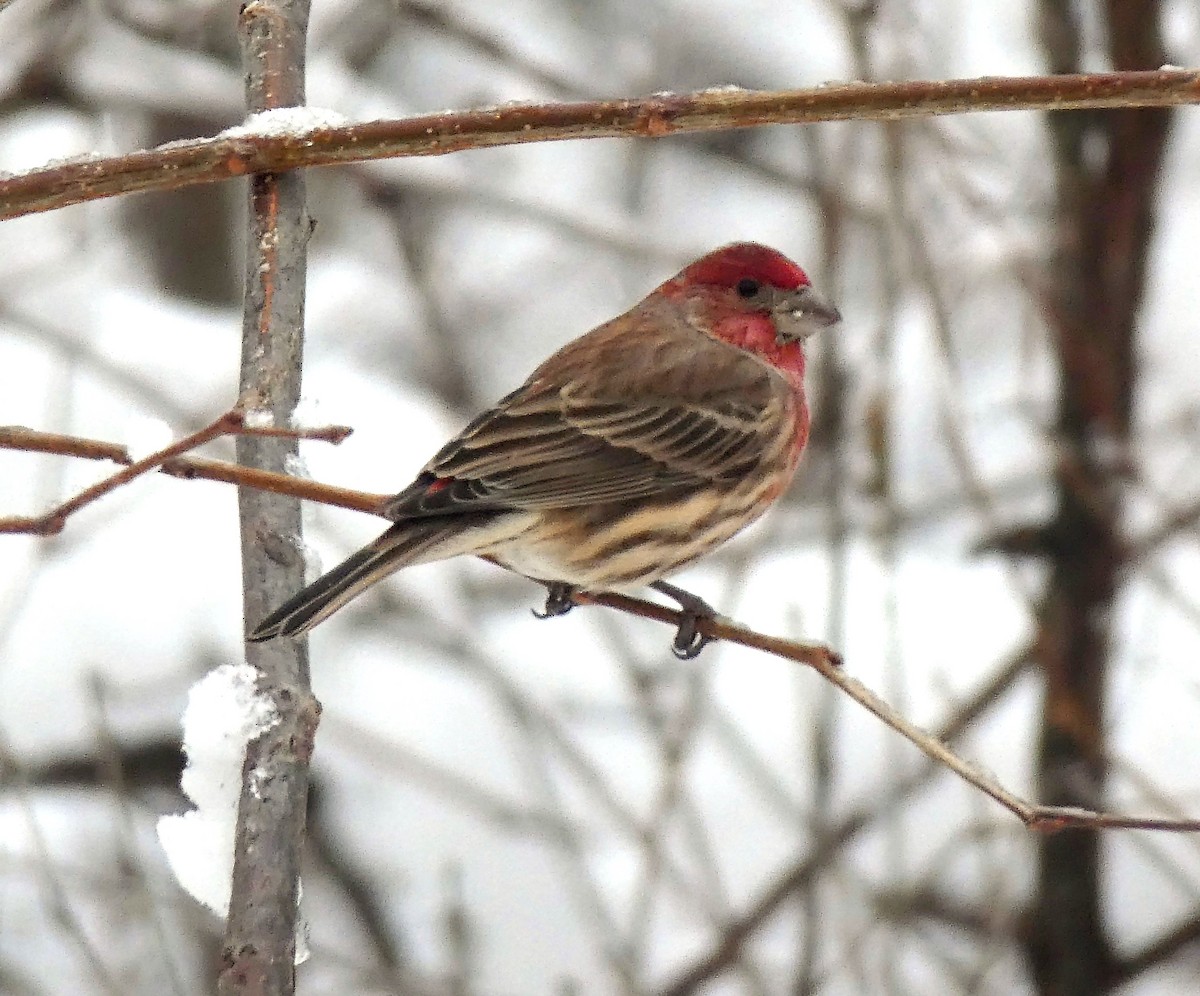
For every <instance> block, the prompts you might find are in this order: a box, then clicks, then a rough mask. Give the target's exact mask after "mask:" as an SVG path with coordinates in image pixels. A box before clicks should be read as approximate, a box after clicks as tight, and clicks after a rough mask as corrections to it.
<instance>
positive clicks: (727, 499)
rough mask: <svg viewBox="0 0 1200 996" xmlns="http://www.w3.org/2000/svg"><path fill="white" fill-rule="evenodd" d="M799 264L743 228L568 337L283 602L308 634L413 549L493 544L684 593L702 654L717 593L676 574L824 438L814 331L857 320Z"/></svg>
mask: <svg viewBox="0 0 1200 996" xmlns="http://www.w3.org/2000/svg"><path fill="white" fill-rule="evenodd" d="M840 317H841V316H840V315H839V314H838V312H837V309H836V308H834V307H832V306H831V305H829V304H827V303H826V302H825V301H824V300H822V299H821V298H820V297H819V296H818V295H817V294H816V292H815V291H814V290H813V289H812V287H811V286H810V284H809V280H808V277H807V275H806V274H805V273H804V271H803V270H802V269H800V267H798V266H797V265H796V264H795V263H793V262H792V261H791V260H789V259H788V258H787V257H785V256H782V255H781V254H779V253H778V252H775V251H774V250H773V249H768V248H766V247H765V246H761V245H755V244H753V243H739V244H735V245H730V246H726V247H725V248H723V249H717V250H716V251H714V252H711V253H709V254H708V255H707V256H704V257H703V258H701V259H698V260H697V261H696V262H694V263H692V264H691V265H690V266H688V267H687V268H686V269H684V270H683V271H681V272H680V273H679V274H677V275H676V276H674V277H672V278H671V279H670V280H668V281H667V282H666V283H664V284H663V285H662V286H660V287H658V288H657V289H656V290H654V291H653V292H652V293H651V294H650V295H649V296H648V297H646V298H645V299H644V300H642V301H640V302H639V303H638V304H636V305H634V306H633V308H632V309H630V310H629V311H627V312H626V313H625V314H623V315H621V316H620V317H618V318H614V319H613V320H612V321H610V322H607V323H606V324H604V325H601V326H600V327H599V328H596V329H593V330H592V331H591V332H588V333H587V334H586V335H584V336H581V337H580V338H578V339H576V340H575V341H574V342H571V343H569V344H568V345H566V346H564V347H563V348H562V349H560V350H559V351H558V352H557V353H555V354H554V355H553V356H551V357H550V358H549V359H548V360H546V362H545V363H543V364H542V365H541V366H540V367H538V368H537V370H535V371H534V372H533V374H532V375H531V376H530V378H529V379H528V380H527V381H525V383H524V384H522V385H521V386H520V387H519V388H517V389H516V390H515V391H513V393H512V394H510V395H508V396H507V397H505V398H503V399H502V400H501V401H500V402H499V403H498V404H497V405H496V406H495V407H494V408H489V409H488V410H487V411H485V412H483V413H482V414H481V415H479V416H478V417H477V418H476V419H475V420H474V421H473V422H471V424H470V425H468V426H467V427H466V428H465V429H464V430H463V431H462V432H461V433H459V434H458V435H457V436H456V437H455V438H454V439H452V440H451V441H450V442H449V443H447V444H446V445H445V446H444V447H442V449H441V451H440V452H439V453H438V454H437V455H436V456H434V458H433V459H432V460H430V461H429V463H427V464H426V465H425V467H424V469H423V470H422V471H421V473H420V474H419V475H418V476H417V479H416V480H415V481H413V483H412V484H410V485H409V486H408V487H407V488H405V489H404V490H403V491H401V492H400V493H399V494H398V495H396V496H395V497H394V498H391V499H389V500H388V501H387V502H386V503H385V504H384V505H383V506H382V508H381V509H380V511H381V513H382V514H383V515H384V516H386V517H387V518H389V519H391V520H392V521H393V522H394V525H392V526H391V527H390V528H389V529H388V530H387V531H386V532H385V533H384V534H383V535H382V536H380V537H379V538H378V539H377V540H375V541H374V542H373V543H371V544H370V545H368V546H366V547H364V548H363V549H362V550H360V551H359V552H358V553H355V554H354V555H353V556H351V557H350V558H349V559H348V560H346V561H345V562H344V563H342V564H340V565H339V566H337V567H335V568H334V569H333V570H332V571H330V572H329V573H328V574H326V575H325V576H324V577H321V578H319V579H318V580H317V581H314V582H313V583H312V584H310V585H309V586H308V587H306V588H305V589H304V590H303V591H301V592H300V593H299V594H297V595H296V596H295V597H294V598H292V599H291V600H290V601H288V602H286V603H285V604H284V605H282V606H280V607H279V608H278V609H276V610H275V611H274V612H272V613H271V614H270V615H269V616H267V618H266V619H264V620H263V621H262V622H261V623H259V625H258V627H257V628H256V629H255V630H254V632H253V633H251V634H250V637H249V639H251V640H254V641H257V640H268V639H271V638H272V637H276V636H292V635H295V634H297V633H303V632H304V631H305V630H307V629H309V628H310V627H312V626H315V625H316V624H317V623H319V622H320V621H321V620H323V619H324V618H326V617H327V616H328V615H330V614H331V613H332V612H334V611H335V610H337V609H338V608H340V607H341V606H342V605H344V604H345V603H346V602H348V601H349V600H350V599H352V598H354V597H355V596H356V595H358V594H359V593H360V592H362V591H364V590H365V589H366V588H368V587H369V586H371V585H373V584H375V583H376V582H377V581H379V580H381V579H382V578H385V577H387V576H388V575H389V574H391V573H392V572H393V571H396V570H399V569H400V568H401V567H407V566H408V565H410V564H420V563H426V562H428V561H432V560H443V559H445V558H447V557H456V556H458V555H460V554H474V555H476V556H481V557H484V558H486V559H488V560H491V561H493V562H495V563H497V564H500V565H501V566H503V567H507V568H509V569H510V570H512V571H516V572H517V573H518V574H524V575H525V576H526V577H529V578H533V579H535V580H538V581H541V582H542V583H543V584H545V585H546V586H547V588H548V589H549V595H548V596H547V599H546V604H545V610H544V612H543V613H540V615H542V616H543V617H544V616H555V615H561V614H563V613H564V612H566V611H568V610H569V609H570V608H571V606H572V605H573V604H574V603H573V599H572V596H573V592H574V591H575V590H577V589H592V590H610V591H611V590H617V591H621V590H628V589H631V588H636V587H638V586H642V585H649V586H650V587H652V588H655V589H657V590H658V591H660V592H662V593H664V594H666V595H668V596H669V597H671V598H673V599H674V600H675V601H677V602H678V603H679V604H680V607H681V608H682V610H683V613H682V617H681V618H682V622H681V624H680V626H679V631H678V632H677V633H676V636H675V642H674V646H673V649H674V651H675V653H676V655H677V656H679V657H681V658H688V657H694V656H695V655H696V654H698V653H699V652H700V650H701V648H702V647H703V646H704V644H705V642H706V638H705V637H704V636H703V635H702V634H700V633H699V632H698V631H697V626H696V624H697V621H698V620H699V619H701V618H711V617H712V616H713V615H714V613H713V610H712V609H711V608H710V607H709V606H708V605H707V604H706V603H705V602H704V601H703V600H701V599H699V598H697V597H696V596H694V595H691V594H689V593H688V592H685V591H683V590H681V589H679V588H676V587H675V586H674V585H670V584H668V583H667V582H665V581H664V580H663V578H664V577H666V576H668V575H670V574H672V573H673V572H675V571H677V570H678V569H679V568H681V567H683V566H684V565H685V564H689V563H691V562H692V561H693V560H695V559H696V558H698V557H701V556H703V555H704V554H706V553H708V552H709V551H710V550H712V549H713V548H714V547H716V546H718V545H720V544H721V543H723V542H725V540H727V539H729V538H730V537H731V536H733V534H734V533H736V532H738V530H740V529H742V528H743V527H745V526H747V525H749V524H750V523H751V522H753V521H754V520H755V519H757V518H758V517H759V516H760V515H761V514H762V513H763V512H764V511H765V510H766V509H767V507H768V506H769V505H770V504H771V503H772V502H773V501H774V500H775V499H776V498H777V497H778V496H779V495H780V493H781V492H782V491H783V490H784V488H786V487H787V485H788V482H789V481H790V480H791V478H792V474H793V473H794V472H795V469H796V464H797V462H798V460H799V458H800V453H801V451H802V450H803V449H804V444H805V442H806V441H807V439H808V424H809V417H808V406H807V404H806V402H805V397H804V350H803V345H802V344H803V342H804V340H805V339H806V338H807V337H808V336H809V335H811V334H812V333H813V332H815V331H817V329H820V328H822V327H824V326H827V325H832V324H834V323H835V322H837V321H839V320H840Z"/></svg>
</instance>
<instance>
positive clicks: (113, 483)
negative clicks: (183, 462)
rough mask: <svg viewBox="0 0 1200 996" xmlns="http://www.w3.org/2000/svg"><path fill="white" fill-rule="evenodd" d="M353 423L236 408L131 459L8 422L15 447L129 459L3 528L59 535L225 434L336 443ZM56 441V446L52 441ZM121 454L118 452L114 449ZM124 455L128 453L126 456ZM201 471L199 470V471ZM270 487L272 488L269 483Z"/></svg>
mask: <svg viewBox="0 0 1200 996" xmlns="http://www.w3.org/2000/svg"><path fill="white" fill-rule="evenodd" d="M350 431H351V430H350V429H349V428H348V427H346V426H344V425H333V426H322V427H320V428H317V429H280V428H276V427H274V426H253V425H247V424H246V418H245V413H244V412H242V411H240V410H238V409H233V410H231V411H228V412H226V413H225V414H224V415H222V416H221V417H220V418H218V419H216V420H215V421H213V422H210V423H209V424H208V425H206V426H205V427H204V428H203V429H199V430H198V431H196V432H193V433H191V434H190V435H187V436H184V437H183V438H182V439H179V440H176V441H175V442H174V443H172V444H171V445H170V446H167V447H164V448H163V449H161V450H157V451H156V452H154V453H151V454H150V455H149V456H147V457H143V458H142V459H141V460H137V461H134V462H130V459H129V454H128V452H127V451H126V450H125V448H124V447H123V446H118V445H116V444H115V443H105V442H101V441H99V440H95V439H82V438H80V437H77V436H64V435H59V434H56V433H43V432H36V431H35V430H32V429H22V428H21V427H19V426H8V427H6V428H5V429H0V446H5V447H8V448H11V449H21V450H35V451H40V452H50V453H69V454H70V455H72V456H90V457H91V458H92V459H110V460H116V462H118V463H124V464H126V467H125V469H124V470H121V471H118V472H117V473H116V474H113V475H112V476H111V477H106V478H104V480H102V481H97V482H96V483H95V484H93V485H92V486H91V487H88V488H85V489H84V490H83V491H80V492H79V493H78V494H77V495H75V496H74V497H72V498H69V499H68V500H67V501H65V502H63V503H62V504H61V505H58V506H57V507H55V508H52V509H51V510H50V511H49V512H45V513H43V514H42V515H36V516H24V515H12V516H5V517H2V518H0V533H32V534H34V535H37V536H54V535H57V534H58V533H60V532H62V530H63V527H64V526H65V525H66V522H67V519H68V518H69V517H70V516H71V515H73V514H75V513H76V512H78V511H79V510H80V509H81V508H84V507H85V506H87V505H90V504H92V502H94V501H97V500H99V499H100V498H103V497H104V496H105V495H107V494H109V493H111V492H113V491H115V490H116V489H117V488H119V487H121V486H123V485H125V484H128V483H129V482H130V481H132V480H134V479H136V478H138V477H141V476H142V475H143V474H147V473H149V472H150V471H153V470H158V469H159V468H161V467H163V466H164V465H165V464H168V463H171V462H172V461H173V460H175V459H177V458H179V457H180V456H181V455H182V454H184V453H187V452H188V451H190V450H194V449H197V448H199V447H201V446H203V445H204V444H205V443H209V442H212V441H213V440H214V439H219V438H220V437H222V436H234V435H236V436H269V437H279V436H283V437H286V438H289V439H321V440H325V441H328V442H331V443H339V442H341V441H342V440H343V439H345V438H346V436H348V435H349V434H350ZM52 445H53V448H51V446H52ZM114 454H116V455H114ZM121 457H123V459H121ZM195 476H199V475H198V474H197V475H195ZM267 490H269V489H267Z"/></svg>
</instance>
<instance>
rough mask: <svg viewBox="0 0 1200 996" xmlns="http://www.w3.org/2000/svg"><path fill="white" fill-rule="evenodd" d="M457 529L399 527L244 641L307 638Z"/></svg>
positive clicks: (430, 524)
mask: <svg viewBox="0 0 1200 996" xmlns="http://www.w3.org/2000/svg"><path fill="white" fill-rule="evenodd" d="M459 529H460V525H459V524H456V523H447V522H445V521H444V520H443V521H440V522H439V521H438V520H436V519H428V520H425V521H417V522H412V521H409V522H402V523H397V524H396V525H394V526H392V528H391V529H389V530H388V531H387V532H385V533H384V534H383V535H382V536H380V537H379V538H378V539H377V540H375V542H373V543H371V544H370V545H368V546H365V547H363V548H362V549H361V550H359V551H358V552H357V553H355V554H353V555H351V556H350V557H347V558H346V559H345V560H343V561H342V562H341V563H340V564H338V565H337V567H335V568H334V569H333V570H331V571H329V573H327V574H323V575H322V576H321V577H319V578H317V580H316V581H314V582H313V583H312V584H310V585H308V586H307V587H306V588H303V589H301V590H300V591H299V592H297V593H296V594H295V595H294V596H293V597H292V598H289V599H288V600H287V601H286V602H284V603H283V604H282V605H281V606H279V608H277V609H276V610H275V611H274V612H272V613H271V614H270V615H269V616H267V617H266V618H265V619H264V620H263V621H262V622H260V623H259V624H258V625H257V626H256V627H255V628H254V630H253V631H252V632H251V633H250V635H249V636H247V637H246V639H248V640H249V641H250V642H251V643H259V642H261V641H263V640H271V639H274V638H275V637H277V636H295V635H297V634H299V633H304V632H307V631H308V630H310V629H312V627H313V626H315V625H317V623H319V622H321V621H322V620H324V619H326V618H327V617H328V616H330V615H332V614H333V613H334V612H336V611H337V610H338V609H340V608H341V607H342V606H343V605H345V604H346V603H347V602H348V601H350V599H352V598H354V597H355V596H356V595H358V594H360V593H361V592H363V591H364V590H366V589H367V588H369V587H370V586H371V585H373V584H374V583H375V582H376V581H380V580H382V579H383V578H385V577H387V576H388V575H389V574H391V573H393V572H394V571H398V570H399V569H400V568H401V567H406V566H408V565H409V564H413V563H416V562H417V561H419V560H422V559H425V558H423V556H422V555H423V554H425V553H427V552H428V551H429V550H430V548H431V547H433V546H435V545H436V544H438V543H439V542H441V541H442V540H443V539H445V538H446V537H447V536H449V535H450V534H452V533H455V532H458V531H459ZM430 559H437V558H430Z"/></svg>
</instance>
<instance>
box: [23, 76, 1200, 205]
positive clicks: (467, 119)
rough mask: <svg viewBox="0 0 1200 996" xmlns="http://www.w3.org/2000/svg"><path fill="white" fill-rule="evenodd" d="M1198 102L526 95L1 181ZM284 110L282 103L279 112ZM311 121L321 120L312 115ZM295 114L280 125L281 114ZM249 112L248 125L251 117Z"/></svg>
mask: <svg viewBox="0 0 1200 996" xmlns="http://www.w3.org/2000/svg"><path fill="white" fill-rule="evenodd" d="M1198 102H1200V72H1194V71H1185V70H1178V69H1165V70H1155V71H1148V72H1124V73H1084V74H1077V75H1067V76H1029V77H1025V76H1017V77H1001V76H994V77H983V78H980V79H968V80H934V81H929V80H914V81H905V82H897V83H839V84H831V85H828V86H820V87H815V88H810V89H804V90H777V91H767V90H739V89H736V88H715V89H711V90H701V91H699V92H696V93H689V94H666V93H661V94H654V95H652V96H649V97H641V98H638V99H633V100H594V101H583V102H579V103H565V104H558V103H556V104H527V105H526V104H520V105H508V106H505V107H498V108H491V109H483V110H471V111H457V112H447V113H441V114H429V115H423V116H421V117H414V118H404V119H400V120H390V121H369V122H364V123H361V124H347V125H341V126H336V127H323V126H322V127H311V126H310V127H307V128H306V127H304V125H303V122H304V121H305V118H304V116H303V115H302V114H295V112H294V111H290V112H289V113H292V114H293V117H291V118H285V117H277V118H276V119H274V121H273V125H272V126H268V124H267V122H268V121H271V119H270V118H269V117H268V118H263V119H261V121H262V127H261V128H259V130H258V131H257V133H256V132H255V130H254V128H253V127H241V128H237V129H232V130H231V131H229V132H223V133H221V134H218V135H215V136H213V137H210V138H198V139H195V140H189V141H183V142H172V143H170V144H168V145H164V146H159V147H158V148H154V149H147V150H143V151H139V152H132V153H129V154H127V155H122V156H111V157H89V158H86V159H80V160H76V161H69V162H64V163H58V164H55V165H51V166H45V167H42V168H40V169H36V170H31V171H29V172H27V173H22V174H18V175H15V176H9V177H5V178H3V179H0V219H4V218H14V217H18V216H20V215H25V214H33V213H36V212H39V211H50V210H53V209H55V208H61V207H65V206H67V205H69V204H79V203H82V202H84V201H91V200H97V199H99V198H103V197H113V196H116V195H118V194H128V193H135V192H139V191H148V190H174V189H177V188H179V187H186V186H191V185H194V184H199V183H213V182H216V181H218V180H226V179H229V178H231V177H236V176H245V175H247V174H251V173H264V172H273V173H279V172H285V171H287V170H292V169H299V168H301V167H306V166H329V165H334V164H337V163H349V162H362V161H365V160H372V159H387V158H391V157H395V156H432V155H443V154H446V153H450V152H459V151H462V150H464V149H483V148H492V147H496V146H502V145H517V144H523V143H528V142H557V141H564V140H568V139H581V138H616V137H640V138H662V137H664V136H667V135H679V134H688V133H694V132H705V131H717V130H723V129H730V128H751V127H755V126H759V125H778V124H811V123H813V122H817V121H846V120H859V121H870V120H889V121H890V120H897V119H901V118H912V117H929V116H932V115H943V114H967V113H977V112H980V111H1017V110H1046V111H1063V110H1072V109H1079V108H1111V107H1162V106H1168V105H1175V104H1194V103H1198ZM274 113H279V112H274ZM308 120H309V121H310V122H313V121H315V120H316V118H309V119H308ZM286 121H292V122H294V123H293V124H292V126H291V127H285V126H284V122H286ZM253 123H254V122H252V123H251V124H252V125H253Z"/></svg>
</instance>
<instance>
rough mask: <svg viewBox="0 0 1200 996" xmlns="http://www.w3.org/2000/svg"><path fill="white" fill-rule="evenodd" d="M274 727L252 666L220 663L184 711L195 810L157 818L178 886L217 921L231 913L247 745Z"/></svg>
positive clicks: (187, 773) (188, 783)
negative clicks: (209, 911)
mask: <svg viewBox="0 0 1200 996" xmlns="http://www.w3.org/2000/svg"><path fill="white" fill-rule="evenodd" d="M278 722H279V715H278V714H277V713H276V711H275V706H274V704H273V703H272V702H271V700H270V699H269V698H267V697H266V696H264V695H261V694H260V693H259V691H258V671H257V670H255V669H254V668H252V667H251V666H250V665H249V664H223V665H221V666H220V667H218V668H216V669H215V670H213V671H210V672H209V673H208V674H207V675H205V676H204V677H203V678H201V679H200V681H198V682H197V683H196V684H195V685H193V686H192V689H191V691H190V692H189V693H188V704H187V709H186V710H185V711H184V713H183V749H184V753H186V754H187V768H186V769H185V770H184V772H183V779H182V787H183V793H184V795H186V796H187V797H188V798H189V799H190V800H191V801H192V802H193V803H195V805H196V808H195V809H192V810H189V811H188V812H186V813H181V814H179V815H175V816H164V817H162V818H161V819H160V820H159V821H158V839H159V840H160V841H161V843H162V846H163V850H164V851H166V852H167V860H168V862H170V865H171V870H172V871H173V872H174V873H175V877H176V878H177V879H178V880H179V884H180V885H182V886H183V887H184V889H186V890H187V892H188V893H189V894H190V895H191V896H192V897H194V898H195V899H197V900H199V901H200V902H202V903H203V904H204V905H205V906H207V907H208V908H209V909H210V910H212V911H213V912H214V913H216V914H217V915H218V916H220V917H224V916H226V915H227V914H228V913H229V890H230V883H231V880H232V877H233V839H234V830H235V829H236V826H237V811H238V799H239V797H240V795H241V791H242V762H243V760H244V758H245V755H246V745H247V744H248V743H249V742H250V741H251V740H252V739H254V738H255V737H257V736H259V735H260V734H262V733H265V732H266V731H267V730H269V729H271V727H273V726H274V725H275V724H276V723H278Z"/></svg>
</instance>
